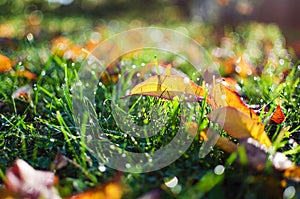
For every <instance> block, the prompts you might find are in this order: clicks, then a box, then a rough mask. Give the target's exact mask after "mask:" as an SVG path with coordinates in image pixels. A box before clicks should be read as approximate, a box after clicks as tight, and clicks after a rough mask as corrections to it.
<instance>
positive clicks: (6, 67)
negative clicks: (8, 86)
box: [0, 54, 13, 73]
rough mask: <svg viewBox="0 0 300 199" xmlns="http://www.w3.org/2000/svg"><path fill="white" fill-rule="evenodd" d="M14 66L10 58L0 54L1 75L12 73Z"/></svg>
mask: <svg viewBox="0 0 300 199" xmlns="http://www.w3.org/2000/svg"><path fill="white" fill-rule="evenodd" d="M12 66H13V64H12V62H11V60H10V59H9V58H8V57H6V56H4V55H1V54H0V73H5V72H8V71H10V69H11V68H12Z"/></svg>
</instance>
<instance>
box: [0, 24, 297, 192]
mask: <svg viewBox="0 0 300 199" xmlns="http://www.w3.org/2000/svg"><path fill="white" fill-rule="evenodd" d="M83 21H84V22H83V23H85V25H86V26H89V24H86V23H87V22H86V21H85V20H83ZM49 23H50V21H49ZM64 23H67V22H66V21H64ZM46 24H47V20H46ZM122 24H123V23H122ZM59 25H61V27H54V28H57V29H58V30H57V31H55V32H59V31H60V30H61V29H62V27H63V26H64V25H63V24H61V23H59V22H58V25H57V26H59ZM184 25H185V24H184ZM123 26H124V27H125V28H126V26H125V25H123ZM187 26H188V25H187ZM46 27H47V26H46ZM124 27H122V28H124ZM171 27H172V26H171ZM245 27H247V29H243V28H240V29H238V30H237V32H234V33H232V32H231V33H230V34H229V33H226V34H229V37H233V40H234V42H236V43H238V44H239V45H236V46H235V47H233V49H229V50H232V51H234V52H240V51H241V52H243V51H245V52H247V50H248V51H251V48H253V49H254V50H257V48H256V47H253V46H257V45H258V46H259V44H260V42H262V41H268V42H272V43H273V44H276V45H275V47H276V48H274V56H275V58H274V59H276V60H281V59H282V60H284V62H283V64H282V65H280V67H278V68H276V69H274V71H271V72H272V75H271V73H266V74H263V75H262V76H261V77H260V78H258V77H249V78H247V79H239V82H240V85H241V87H242V95H243V96H247V99H246V101H247V102H248V103H249V104H250V103H251V104H258V105H261V106H262V107H268V108H269V109H270V112H269V115H270V114H271V111H272V110H274V109H275V108H276V105H277V104H278V103H280V104H281V105H282V107H283V110H284V113H285V114H286V116H287V117H286V120H285V121H284V123H282V124H280V125H275V124H272V123H271V124H266V130H267V133H268V134H269V136H270V138H272V141H275V140H276V137H277V136H276V135H278V133H279V131H280V130H281V129H282V128H284V127H287V126H289V127H290V130H289V137H284V139H283V140H282V141H281V142H280V143H278V150H279V151H282V152H284V153H286V154H288V157H289V158H290V159H291V160H292V161H293V162H295V163H296V164H298V165H299V164H300V157H299V152H300V148H299V145H298V146H296V147H293V146H292V143H289V140H290V139H291V138H293V139H294V140H295V142H298V143H299V142H300V120H299V107H300V99H299V95H300V84H299V76H300V67H299V66H298V64H299V63H298V62H297V61H296V60H294V59H292V58H290V57H289V56H287V54H284V53H283V54H282V51H281V50H283V49H284V48H285V47H284V45H283V44H282V45H283V46H282V45H281V44H278V42H279V43H280V39H281V38H282V35H281V33H280V32H279V31H278V30H277V29H276V27H274V26H267V28H268V31H267V32H266V33H260V34H263V36H261V37H259V38H255V37H254V36H253V35H255V34H256V32H255V31H257V29H259V28H260V29H263V28H264V27H265V26H262V25H255V24H254V25H253V24H251V25H248V26H245ZM73 28H74V29H75V28H76V27H73ZM108 28H110V27H108ZM188 28H190V35H197V34H198V33H199V31H202V30H203V31H202V33H203V34H204V35H202V37H204V38H208V39H207V40H208V41H203V40H202V41H203V43H202V44H203V45H204V47H205V48H206V49H208V51H209V52H210V53H211V50H212V49H213V48H215V47H216V45H217V44H216V43H214V41H211V40H210V39H209V38H210V37H209V35H210V34H212V30H211V27H209V26H207V27H206V26H195V27H188ZM256 28H257V29H256ZM274 29H275V30H276V31H275V33H274ZM55 30H56V29H55ZM63 31H64V32H65V33H67V34H70V37H71V38H73V39H74V40H75V42H78V43H80V42H82V41H84V40H85V39H86V38H83V36H79V35H80V34H79V33H78V32H76V31H72V30H63ZM114 31H115V32H118V31H119V30H118V31H116V30H113V29H111V31H110V32H109V33H108V35H107V36H109V35H113V33H114ZM50 35H51V34H50ZM86 35H88V33H86ZM253 37H254V38H253ZM195 39H196V40H197V38H196V36H195ZM198 40H199V41H200V42H201V38H198ZM251 42H252V43H254V44H253V45H252V44H250V43H251ZM276 42H277V43H276ZM18 45H19V47H18V49H17V50H10V49H7V50H3V51H2V52H1V53H3V54H6V55H7V56H9V57H11V58H15V57H20V56H21V57H25V58H23V59H22V61H20V62H19V63H16V64H15V66H14V69H17V68H23V67H25V68H27V69H30V70H31V71H32V72H34V73H35V74H37V75H38V77H37V79H36V80H35V81H33V82H31V81H29V80H27V79H25V78H20V77H16V76H15V75H14V74H13V73H10V72H8V73H5V74H1V75H0V82H1V84H0V101H1V102H4V103H5V104H4V106H3V107H2V108H1V109H0V174H1V175H0V176H1V177H2V179H1V182H3V180H4V179H3V174H4V173H5V170H6V169H7V168H8V167H9V166H10V165H11V164H12V163H13V162H14V160H15V159H16V158H22V159H24V160H26V161H27V162H29V163H30V164H31V165H32V166H33V167H35V168H36V169H44V170H50V169H52V170H53V171H54V172H55V173H56V174H57V175H58V176H59V178H60V182H59V191H60V193H61V194H62V195H64V196H66V195H70V193H74V192H81V191H84V190H87V189H88V188H90V187H94V186H96V185H98V184H102V183H105V182H108V181H109V180H110V179H111V178H112V177H113V176H115V175H116V173H117V171H116V170H113V169H110V168H108V167H107V168H106V171H105V172H101V171H100V170H99V169H98V167H99V165H102V162H99V161H98V160H97V159H96V158H95V157H93V155H92V154H91V153H90V152H89V150H88V149H87V148H86V145H85V143H84V142H83V141H84V140H83V138H82V136H81V134H80V132H79V130H80V129H79V128H78V127H76V125H75V121H74V119H75V118H74V116H73V104H72V85H73V84H74V82H76V80H77V78H78V74H77V72H78V70H79V68H80V67H81V63H77V62H75V63H74V62H72V61H71V60H66V59H64V58H60V57H58V56H56V55H52V54H51V53H50V48H49V44H48V42H46V41H44V40H43V39H42V40H40V41H28V40H26V39H20V40H19V44H18ZM249 46H251V47H249ZM253 49H252V50H253ZM251 52H252V51H251ZM158 53H160V52H147V51H146V52H144V54H143V55H142V56H139V57H132V58H124V59H123V60H122V61H123V63H124V70H126V67H129V68H130V67H132V65H136V66H140V65H141V64H142V63H149V62H151V61H153V57H154V55H155V54H158ZM158 59H160V61H167V62H171V61H173V60H174V55H168V54H167V55H162V56H159V57H158ZM250 59H251V61H252V62H253V63H255V64H257V65H259V66H260V67H262V68H263V69H264V70H265V71H267V69H268V68H271V69H273V68H272V64H271V63H264V62H263V59H264V54H260V55H259V56H258V57H250ZM180 63H181V64H179V68H180V67H181V68H183V70H184V71H185V72H186V73H187V74H189V75H190V76H191V78H192V79H195V80H196V77H193V76H192V74H193V73H194V71H193V70H192V69H190V71H189V68H190V67H189V65H188V63H182V62H180ZM271 69H270V70H271ZM287 69H288V70H290V73H289V74H288V75H287V76H286V77H285V81H284V83H278V84H274V77H276V76H278V75H280V74H281V73H282V71H284V70H287ZM120 73H121V74H122V75H123V76H121V78H120V82H121V85H122V88H121V90H122V92H123V93H124V92H125V91H126V89H128V88H130V86H132V85H130V82H129V80H130V79H132V78H133V76H134V73H133V72H132V73H129V74H126V75H128V76H127V77H125V73H124V71H120ZM126 78H127V79H126ZM24 85H30V86H31V87H32V96H31V102H30V103H29V102H28V101H26V100H19V99H13V98H12V97H11V96H12V94H13V92H14V91H15V90H16V89H18V88H20V87H21V86H24ZM116 89H117V88H116V85H115V84H108V85H104V84H102V85H100V86H99V87H98V89H97V93H96V106H95V110H96V112H97V115H98V116H99V118H98V119H99V125H100V127H101V131H102V132H103V133H105V135H106V136H107V137H108V138H109V139H110V141H112V142H114V143H116V144H119V146H120V147H121V148H123V149H126V150H129V151H134V152H151V151H155V150H157V149H159V148H161V147H163V146H165V145H167V144H168V143H169V141H170V140H171V139H172V138H173V137H174V136H175V134H176V133H177V131H178V126H179V124H180V115H181V114H183V110H184V109H183V108H182V104H181V103H180V102H176V101H168V100H164V99H158V98H154V97H145V96H144V97H141V96H133V97H130V99H129V110H128V113H130V114H131V115H132V118H131V119H132V121H134V122H135V123H136V124H139V125H147V124H148V123H149V122H150V123H151V120H152V118H151V117H149V114H148V113H149V111H150V110H151V108H153V107H159V109H160V112H161V113H163V114H165V117H166V118H168V120H167V121H160V122H165V123H166V124H165V125H161V130H160V131H159V133H158V134H156V135H155V136H153V137H150V138H145V139H137V138H134V137H133V136H132V135H130V133H129V132H124V131H122V130H121V129H120V128H119V127H118V125H117V124H116V121H115V119H114V117H113V116H112V110H111V106H110V104H111V103H113V102H114V99H113V97H112V93H113V91H116ZM204 110H206V111H208V109H207V108H206V109H205V108H204V104H202V103H199V104H198V105H196V106H195V109H194V110H192V111H191V113H190V115H189V116H192V115H194V116H195V117H196V118H199V117H200V116H201V115H202V116H203V114H202V113H203V111H204ZM158 124H159V122H158ZM158 126H159V125H158ZM159 127H160V126H159ZM125 135H126V136H125ZM200 146H201V141H200V140H199V135H197V136H196V137H195V139H194V141H193V143H192V144H191V146H190V147H189V148H188V150H187V151H186V152H185V153H184V154H183V155H182V157H180V158H179V159H178V160H176V161H175V162H174V163H172V164H170V165H169V166H167V167H165V168H163V169H160V170H157V171H153V172H150V173H141V174H134V173H133V174H131V173H123V175H122V181H123V183H124V184H125V188H124V190H125V194H124V198H137V197H139V196H141V195H143V194H145V193H147V192H149V191H152V190H156V189H158V190H160V191H161V198H174V197H175V198H200V197H204V198H258V197H260V196H261V194H262V193H263V192H265V191H266V190H267V189H270V190H274V192H273V193H271V192H270V193H269V192H267V194H268V196H269V197H270V198H271V197H273V196H279V195H280V194H282V188H280V180H281V178H280V177H279V176H276V175H275V174H273V173H272V172H268V171H263V172H257V171H253V170H251V169H249V168H247V167H243V166H240V165H238V164H236V163H231V159H232V158H234V157H233V156H229V155H227V154H225V153H224V152H223V151H221V150H220V149H218V148H217V147H214V149H213V150H212V151H211V152H210V153H209V154H208V155H207V156H206V157H205V158H203V159H200V158H199V157H198V154H199V148H200ZM58 151H60V152H61V153H62V154H63V155H65V156H66V157H68V159H69V164H68V165H67V166H66V167H64V168H62V169H60V170H55V169H53V168H51V163H52V162H53V160H54V158H55V155H56V154H57V152H58ZM217 165H224V166H225V173H224V174H222V175H215V174H214V172H213V170H214V168H215V167H216V166H217ZM173 177H177V178H178V180H179V183H178V185H177V186H176V187H175V188H169V187H167V186H166V184H165V182H166V181H168V180H169V179H172V178H173ZM288 184H290V185H295V186H296V184H295V183H294V182H292V181H288ZM266 187H268V188H266ZM297 190H298V191H299V186H298V187H297ZM276 194H277V195H276ZM298 196H299V195H298Z"/></svg>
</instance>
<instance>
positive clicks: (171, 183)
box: [165, 176, 178, 188]
mask: <svg viewBox="0 0 300 199" xmlns="http://www.w3.org/2000/svg"><path fill="white" fill-rule="evenodd" d="M177 184H178V178H177V177H176V176H175V177H173V178H171V179H170V180H168V181H165V185H166V186H167V187H169V188H174V187H176V185H177Z"/></svg>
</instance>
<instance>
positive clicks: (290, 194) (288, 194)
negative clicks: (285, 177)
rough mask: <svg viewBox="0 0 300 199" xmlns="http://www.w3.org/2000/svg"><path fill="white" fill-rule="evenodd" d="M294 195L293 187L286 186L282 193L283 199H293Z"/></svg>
mask: <svg viewBox="0 0 300 199" xmlns="http://www.w3.org/2000/svg"><path fill="white" fill-rule="evenodd" d="M295 194H296V189H295V187H294V186H288V187H287V188H286V189H285V190H284V192H283V198H285V199H290V198H293V197H294V196H295Z"/></svg>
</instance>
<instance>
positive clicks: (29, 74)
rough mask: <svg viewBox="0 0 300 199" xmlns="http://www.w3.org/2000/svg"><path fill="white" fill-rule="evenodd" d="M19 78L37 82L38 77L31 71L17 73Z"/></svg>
mask: <svg viewBox="0 0 300 199" xmlns="http://www.w3.org/2000/svg"><path fill="white" fill-rule="evenodd" d="M17 76H19V77H26V78H27V79H28V80H35V79H36V75H35V74H34V73H32V72H30V71H29V70H23V71H17Z"/></svg>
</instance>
